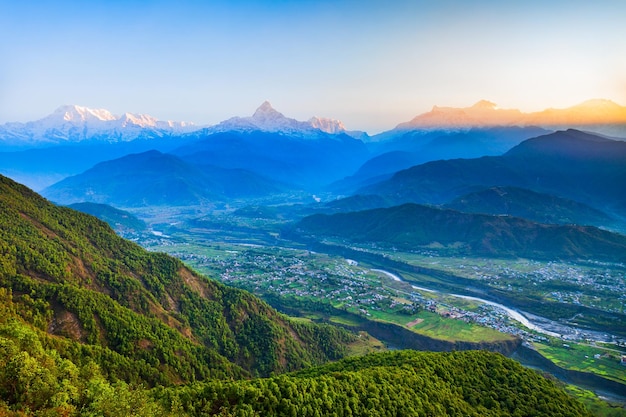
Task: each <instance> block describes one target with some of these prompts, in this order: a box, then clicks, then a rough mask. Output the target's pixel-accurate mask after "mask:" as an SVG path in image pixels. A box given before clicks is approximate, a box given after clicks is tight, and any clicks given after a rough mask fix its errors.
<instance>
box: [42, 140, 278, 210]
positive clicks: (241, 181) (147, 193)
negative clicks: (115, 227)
mask: <svg viewBox="0 0 626 417" xmlns="http://www.w3.org/2000/svg"><path fill="white" fill-rule="evenodd" d="M129 179H130V180H129ZM287 189H288V187H287V186H285V185H282V184H279V183H277V182H275V181H271V180H268V179H266V178H263V177H261V176H259V175H258V174H255V173H252V172H250V171H245V170H243V169H236V168H220V167H216V166H214V165H206V166H203V167H202V169H200V168H199V167H197V166H194V165H192V164H190V163H188V162H186V161H184V160H182V159H181V158H179V157H177V156H174V155H171V154H164V153H161V152H159V151H148V152H143V153H139V154H130V155H126V156H124V157H122V158H118V159H114V160H111V161H106V162H101V163H99V164H97V165H95V166H94V167H93V168H91V169H88V170H87V171H85V172H83V173H82V174H79V175H75V176H71V177H68V178H65V179H64V180H62V181H60V182H58V183H56V184H54V185H52V186H50V187H48V188H46V189H44V190H43V191H42V193H43V195H45V196H46V197H47V198H49V199H50V200H53V201H55V202H57V203H60V204H73V203H79V202H92V203H104V204H112V205H114V206H118V207H139V206H163V205H168V206H189V205H209V206H210V205H213V204H215V203H218V202H222V201H225V200H227V199H233V198H242V197H247V198H253V197H261V196H265V195H269V194H278V193H281V192H284V191H285V190H287Z"/></svg>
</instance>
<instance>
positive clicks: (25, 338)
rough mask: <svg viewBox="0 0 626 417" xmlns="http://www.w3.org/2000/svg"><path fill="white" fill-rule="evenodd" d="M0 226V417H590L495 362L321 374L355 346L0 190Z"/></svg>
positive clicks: (82, 219) (427, 359)
mask: <svg viewBox="0 0 626 417" xmlns="http://www.w3.org/2000/svg"><path fill="white" fill-rule="evenodd" d="M0 224H1V225H2V227H1V228H0V415H16V416H18V415H20V416H21V415H42V416H43V415H45V416H57V415H58V416H73V415H87V416H89V415H93V416H103V415H104V416H129V415H136V416H154V415H168V414H169V415H236V416H253V415H257V416H267V415H286V416H295V415H297V416H307V415H311V416H316V415H320V416H321V415H343V416H348V415H352V416H358V415H363V416H366V415H367V416H375V415H379V416H386V415H397V416H399V415H407V416H408V415H564V416H565V415H568V416H569V415H571V416H576V415H586V414H585V411H584V409H583V408H582V406H581V405H580V404H578V403H576V402H575V401H574V400H572V399H571V398H570V397H568V396H567V395H566V394H565V393H564V392H563V391H562V390H561V389H559V388H557V387H556V386H555V385H554V384H553V383H552V382H550V381H549V380H547V379H545V378H544V377H542V376H540V375H539V374H537V373H535V372H534V371H530V370H526V369H524V368H522V367H521V366H520V365H518V364H517V363H516V362H514V361H512V360H509V359H506V358H504V357H502V356H500V355H497V354H492V353H486V352H466V353H451V354H435V353H417V352H393V353H387V354H383V355H379V356H366V357H362V358H355V359H348V360H344V361H340V362H337V363H333V364H328V365H325V366H324V367H321V368H320V367H316V366H319V365H321V364H324V363H328V362H330V361H334V360H338V359H341V358H343V357H345V355H346V352H347V350H346V346H347V345H348V344H349V343H352V342H354V341H355V340H356V339H357V336H356V335H354V334H352V333H349V332H347V331H345V330H342V329H340V328H337V327H333V326H330V325H314V324H311V323H306V322H302V321H297V322H296V321H292V320H290V319H289V318H288V317H286V316H284V315H281V314H279V313H277V312H276V311H275V310H273V309H272V308H270V307H269V306H268V305H267V304H265V303H263V302H262V301H260V300H259V299H257V298H256V297H254V296H253V295H251V294H249V293H247V292H244V291H241V290H238V289H232V288H229V287H226V286H224V285H222V284H219V283H217V282H215V281H213V280H210V279H208V278H205V277H203V276H200V275H198V274H196V273H195V272H193V271H191V270H189V269H187V268H186V267H185V266H184V265H183V264H182V263H181V262H180V261H178V260H176V259H174V258H171V257H169V256H167V255H164V254H159V253H150V252H147V251H145V250H143V249H142V248H140V247H139V246H137V245H135V244H133V243H131V242H128V241H126V240H123V239H121V238H119V237H118V236H116V235H115V234H114V233H113V231H112V230H111V228H110V227H109V226H108V225H107V224H105V223H104V222H102V221H100V220H97V219H96V218H94V217H91V216H89V215H86V214H83V213H79V212H76V211H74V210H72V209H69V208H63V207H57V206H55V205H53V204H51V203H49V202H48V201H46V200H45V199H43V198H41V197H40V196H38V195H37V194H36V193H34V192H32V191H31V190H29V189H27V188H25V187H23V186H21V185H19V184H16V183H14V182H13V181H11V180H9V179H6V178H4V177H0ZM298 370H300V371H299V373H286V372H294V371H298Z"/></svg>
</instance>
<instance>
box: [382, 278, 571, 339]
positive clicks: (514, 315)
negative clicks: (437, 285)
mask: <svg viewBox="0 0 626 417" xmlns="http://www.w3.org/2000/svg"><path fill="white" fill-rule="evenodd" d="M372 271H374V272H379V273H381V274H385V275H387V276H388V277H389V278H391V279H393V280H394V281H399V282H406V281H403V280H402V278H400V277H399V276H397V275H396V274H392V273H391V272H389V271H385V270H384V269H372ZM411 287H412V288H413V289H415V290H420V291H426V292H431V293H437V294H442V293H441V292H439V291H435V290H431V289H430V288H424V287H418V286H416V285H411ZM445 295H448V296H451V297H457V298H463V299H465V300H472V301H478V302H481V303H484V304H488V305H490V306H493V307H497V308H499V309H501V310H502V311H504V312H505V313H506V314H507V315H508V316H509V317H510V318H511V319H513V320H515V321H518V322H519V323H521V324H523V325H524V326H526V327H527V328H529V329H531V330H534V331H536V332H539V333H542V334H545V335H548V336H553V337H561V334H562V333H556V332H553V331H551V330H548V329H546V328H544V327H542V326H539V325H537V324H535V323H532V322H531V321H530V320H529V319H528V318H527V317H526V315H528V313H524V312H521V311H517V310H513V309H512V308H510V307H507V306H504V305H502V304H498V303H494V302H493V301H489V300H485V299H482V298H478V297H472V296H469V295H460V294H448V293H445ZM525 314H526V315H525ZM540 319H541V320H542V321H545V322H549V320H548V319H544V318H540ZM558 326H559V327H563V326H562V325H558Z"/></svg>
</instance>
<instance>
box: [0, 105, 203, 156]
mask: <svg viewBox="0 0 626 417" xmlns="http://www.w3.org/2000/svg"><path fill="white" fill-rule="evenodd" d="M197 129H198V127H197V126H195V125H194V124H193V123H190V122H174V121H161V120H158V119H156V118H155V117H152V116H149V115H146V114H133V113H124V114H123V115H121V116H116V115H113V114H112V113H111V112H109V111H108V110H105V109H90V108H88V107H84V106H77V105H66V106H61V107H59V108H57V109H56V110H55V111H54V112H53V113H52V114H50V115H48V116H46V117H44V118H42V119H39V120H35V121H32V122H26V123H17V122H14V123H6V124H4V125H1V126H0V144H3V145H5V146H7V145H14V146H23V145H42V144H45V145H54V144H62V143H68V142H80V141H85V140H94V139H97V140H104V141H108V142H127V141H132V140H135V139H139V138H159V137H163V136H168V135H175V134H182V133H187V132H191V131H193V130H197Z"/></svg>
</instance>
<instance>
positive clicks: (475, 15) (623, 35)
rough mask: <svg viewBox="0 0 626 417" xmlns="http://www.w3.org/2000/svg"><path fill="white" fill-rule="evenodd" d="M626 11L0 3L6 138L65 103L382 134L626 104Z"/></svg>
mask: <svg viewBox="0 0 626 417" xmlns="http://www.w3.org/2000/svg"><path fill="white" fill-rule="evenodd" d="M625 22H626V1H624V0H610V1H609V0H594V1H589V0H584V1H579V0H550V1H545V0H541V1H536V0H524V1H516V0H497V1H495V0H494V1H492V0H475V1H472V0H454V1H453V0H437V1H435V0H428V1H426V0H412V1H408V0H407V1H404V0H397V1H394V0H317V1H313V0H277V1H252V0H230V1H227V0H216V1H211V0H205V1H202V0H197V1H190V0H178V1H172V0H161V1H153V0H146V1H139V0H130V1H120V0H109V1H100V0H92V1H84V0H81V1H78V0H57V1H29V0H23V1H12V0H0V124H1V123H5V122H11V121H19V122H26V121H30V120H36V119H39V118H42V117H44V116H46V115H48V114H50V113H52V112H53V111H54V110H55V109H56V108H57V107H59V106H61V105H65V104H77V105H82V106H87V107H92V108H104V109H107V110H110V111H111V112H113V113H114V114H122V113H125V112H131V113H144V114H150V115H152V116H154V117H156V118H158V119H161V120H177V121H191V122H194V123H196V124H200V125H210V124H216V123H218V122H220V121H222V120H225V119H228V118H230V117H233V116H249V115H251V114H252V113H253V112H254V110H255V109H256V108H257V107H258V106H259V105H260V104H261V103H262V102H263V101H265V100H269V101H270V102H271V103H272V105H273V106H274V108H276V109H277V110H279V111H281V112H282V113H283V114H285V115H286V116H288V117H293V118H296V119H298V120H307V119H309V118H310V117H312V116H319V117H330V118H334V119H339V120H342V121H343V122H344V124H345V126H346V127H347V128H348V129H349V130H365V131H367V132H369V133H378V132H381V131H384V130H389V129H391V128H393V127H394V126H396V125H397V124H398V123H401V122H405V121H408V120H410V119H411V118H413V117H414V116H416V115H418V114H421V113H424V112H427V111H429V110H430V109H431V108H432V106H433V105H440V106H451V107H467V106H471V105H472V104H474V103H475V102H477V101H479V100H481V99H486V100H489V101H492V102H495V103H497V104H498V106H499V107H501V108H517V109H520V110H523V111H539V110H543V109H545V108H549V107H554V108H565V107H569V106H572V105H575V104H578V103H580V102H582V101H585V100H587V99H592V98H605V99H610V100H613V101H615V102H617V103H618V104H621V105H626V24H625Z"/></svg>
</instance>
